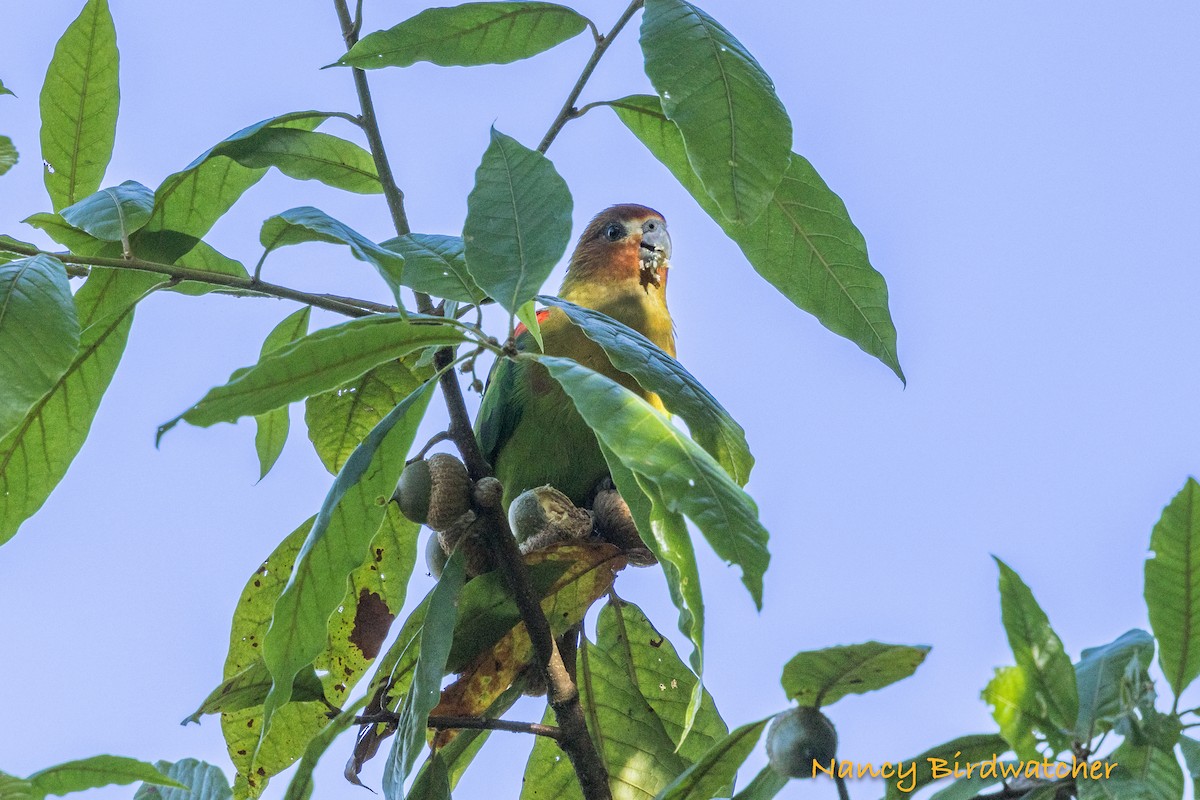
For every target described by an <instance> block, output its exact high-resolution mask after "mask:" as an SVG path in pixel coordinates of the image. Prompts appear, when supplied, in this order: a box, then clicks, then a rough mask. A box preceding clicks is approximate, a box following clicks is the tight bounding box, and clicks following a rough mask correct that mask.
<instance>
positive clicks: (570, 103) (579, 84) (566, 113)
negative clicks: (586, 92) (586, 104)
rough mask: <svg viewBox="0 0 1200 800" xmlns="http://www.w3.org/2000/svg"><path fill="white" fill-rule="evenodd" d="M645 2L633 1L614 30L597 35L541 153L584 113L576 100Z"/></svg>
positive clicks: (541, 145) (614, 26) (544, 140)
mask: <svg viewBox="0 0 1200 800" xmlns="http://www.w3.org/2000/svg"><path fill="white" fill-rule="evenodd" d="M644 2H645V0H633V2H631V3H630V4H629V6H628V7H627V8H626V9H625V11H624V12H623V13H622V14H621V16H620V18H619V19H618V20H617V23H616V24H615V25H613V27H612V30H610V31H609V32H608V35H607V36H596V37H595V38H596V46H595V48H594V49H593V50H592V55H591V58H589V59H588V61H587V63H586V64H584V66H583V72H581V73H579V79H578V80H577V81H575V86H574V88H572V89H571V93H570V94H568V95H567V99H566V101H565V102H564V103H563V106H562V108H561V109H560V110H559V112H558V116H557V117H555V118H554V122H552V123H550V129H549V130H547V131H546V135H545V136H543V137H542V143H541V144H539V145H538V146H537V150H538V152H539V153H542V154H545V152H546V151H547V150H549V149H550V145H551V143H552V142H553V141H554V139H555V137H557V136H558V132H559V131H561V130H562V129H563V126H564V125H566V124H567V123H568V122H570V121H571V120H573V119H575V118H576V117H579V116H581V115H582V114H583V113H584V112H583V111H581V110H579V109H577V108H575V101H577V100H578V99H579V95H580V94H581V93H582V92H583V87H584V86H585V85H587V82H588V80H589V79H590V78H591V77H592V73H593V72H595V71H596V65H597V64H599V63H600V59H601V58H603V57H604V53H605V51H606V50H608V47H609V45H611V44H612V42H613V39H615V38H616V37H617V34H619V33H620V32H621V29H622V28H624V27H625V25H626V24H627V23H628V22H629V20H630V19H631V18H632V17H633V15H634V14H635V13H637V10H638V9H639V8H641V7H642V4H643V3H644ZM594 35H595V34H594V33H593V36H594Z"/></svg>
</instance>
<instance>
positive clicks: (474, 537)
mask: <svg viewBox="0 0 1200 800" xmlns="http://www.w3.org/2000/svg"><path fill="white" fill-rule="evenodd" d="M486 524H487V522H486V519H484V518H479V517H476V516H475V512H474V511H468V512H466V513H465V514H463V515H462V516H461V517H459V518H458V520H456V521H455V522H454V524H453V525H450V526H448V527H447V528H446V530H444V531H441V532H440V533H438V535H437V539H438V543H439V544H441V546H442V550H443V551H445V552H446V553H453V552H454V550H455V549H456V548H457V549H459V550H462V551H463V556H464V557H465V559H466V569H467V577H469V578H473V577H475V576H476V575H482V574H483V573H485V572H491V571H492V570H493V569H495V567H496V565H495V564H494V563H493V561H492V554H491V551H490V550H489V549H488V547H487V545H486V544H485V541H484V537H483V535H482V534H483V526H484V525H486Z"/></svg>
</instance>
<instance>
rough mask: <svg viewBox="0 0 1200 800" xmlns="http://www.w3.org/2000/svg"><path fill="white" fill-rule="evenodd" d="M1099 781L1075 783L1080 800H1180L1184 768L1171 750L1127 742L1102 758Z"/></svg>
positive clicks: (1081, 780)
mask: <svg viewBox="0 0 1200 800" xmlns="http://www.w3.org/2000/svg"><path fill="white" fill-rule="evenodd" d="M1105 761H1106V762H1107V764H1105V766H1106V767H1110V766H1111V769H1106V770H1105V773H1102V777H1100V778H1098V779H1091V778H1088V779H1086V780H1084V779H1079V780H1077V781H1076V787H1077V790H1078V797H1079V800H1181V798H1182V797H1183V769H1182V768H1181V767H1180V766H1179V760H1178V759H1177V758H1176V757H1175V753H1174V751H1173V750H1171V749H1163V748H1161V747H1155V746H1153V745H1141V746H1139V745H1134V744H1131V743H1130V741H1129V740H1128V739H1127V740H1125V741H1124V742H1122V743H1121V745H1120V746H1119V747H1118V748H1117V749H1116V750H1114V751H1112V753H1110V754H1109V756H1108V758H1107V759H1105Z"/></svg>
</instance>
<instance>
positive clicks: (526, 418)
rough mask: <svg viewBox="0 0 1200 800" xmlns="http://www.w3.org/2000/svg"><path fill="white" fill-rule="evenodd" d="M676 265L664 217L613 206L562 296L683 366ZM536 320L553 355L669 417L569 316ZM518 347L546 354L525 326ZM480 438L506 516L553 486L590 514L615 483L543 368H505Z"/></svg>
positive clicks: (494, 384) (494, 376) (495, 373)
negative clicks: (524, 498) (518, 502)
mask: <svg viewBox="0 0 1200 800" xmlns="http://www.w3.org/2000/svg"><path fill="white" fill-rule="evenodd" d="M670 259H671V236H670V234H668V233H667V223H666V220H665V219H664V218H663V215H662V214H660V213H658V212H657V211H655V210H654V209H651V208H647V207H646V206H642V205H636V204H632V203H626V204H621V205H614V206H612V207H610V208H607V209H605V210H604V211H601V212H600V213H599V214H597V215H596V217H595V218H593V219H592V221H591V222H590V223H589V224H588V226H587V227H586V228H585V229H584V231H583V233H582V235H581V236H580V237H579V242H578V244H577V245H576V246H575V250H574V252H573V253H572V255H571V259H570V262H569V264H568V267H567V273H566V276H565V277H564V278H563V282H562V287H561V288H560V289H559V291H558V296H559V297H560V298H561V299H563V300H566V301H568V302H571V303H574V304H576V305H579V306H584V307H587V308H591V309H594V310H596V311H599V312H601V313H603V314H607V315H608V316H610V317H612V318H613V319H616V320H618V321H619V322H622V323H624V324H625V325H628V326H629V327H630V328H633V329H634V330H636V331H638V332H639V333H641V334H642V335H643V336H645V337H646V338H647V339H649V340H650V341H652V342H653V343H654V344H656V345H657V346H658V347H659V348H660V349H662V350H664V351H665V352H667V353H668V354H670V355H671V356H672V357H674V356H675V327H674V323H673V322H672V321H671V314H670V312H669V311H668V310H667V270H668V268H669V267H670ZM537 317H538V322H539V324H540V327H541V333H542V342H543V346H544V352H545V353H546V354H547V355H552V356H566V357H568V358H571V359H573V360H575V361H576V362H578V363H580V364H582V365H583V366H585V367H588V368H589V369H592V370H594V371H596V372H599V373H601V374H603V375H605V376H607V377H609V378H611V379H612V380H614V381H616V382H617V383H620V384H621V385H622V386H624V387H625V388H627V389H629V390H631V391H633V392H635V393H637V394H638V395H640V396H641V397H643V398H644V399H645V400H647V401H648V402H649V403H650V404H651V405H652V406H653V407H655V408H656V409H658V410H659V411H665V409H664V408H663V405H662V402H661V400H660V399H659V398H658V396H657V395H655V394H653V393H650V392H646V391H644V390H643V389H642V388H641V387H640V386H639V385H638V384H637V382H636V381H635V380H634V379H633V377H632V376H630V375H628V374H627V373H624V372H621V371H619V370H617V369H616V368H615V367H613V365H612V364H611V363H610V362H609V360H608V356H606V355H605V354H604V351H603V350H602V349H601V348H600V346H599V345H597V344H596V343H595V342H593V341H592V340H591V339H589V338H587V336H586V335H585V334H584V333H583V331H582V330H580V329H579V328H578V327H577V326H576V325H575V324H574V323H572V322H571V321H570V320H569V319H568V318H567V315H566V314H565V313H564V312H563V311H562V310H561V309H558V308H550V309H546V310H542V311H539V312H538V315H537ZM515 345H516V348H517V350H518V351H531V350H536V348H537V343H536V342H535V341H534V339H533V335H532V334H531V333H530V332H529V331H528V330H527V329H525V326H524V325H520V326H518V327H517V329H516V332H515ZM475 432H476V437H477V439H478V442H479V446H480V449H481V451H482V453H483V455H484V457H485V458H487V460H488V462H489V463H490V464H491V465H492V467H493V470H494V472H495V475H496V478H497V479H499V481H500V483H501V484H502V485H503V487H504V493H503V499H502V503H503V506H504V508H505V509H507V508H508V507H509V505H510V504H511V503H512V501H513V499H514V498H515V497H517V496H518V495H520V494H521V493H522V492H524V491H525V490H527V489H533V488H536V487H540V486H544V485H547V484H549V485H551V486H553V487H554V488H556V489H558V490H559V491H560V492H562V493H563V494H565V495H566V496H567V497H568V498H570V500H571V502H573V503H574V504H575V505H576V506H578V507H581V508H582V507H585V505H586V504H587V503H588V502H589V501H590V499H591V497H592V495H593V493H594V491H595V489H596V488H597V486H598V485H599V484H600V483H601V481H603V480H604V479H605V478H606V477H608V465H607V463H606V462H605V460H604V455H603V454H602V453H601V451H600V445H599V442H598V441H597V439H596V435H595V434H594V433H592V430H591V428H589V427H588V425H587V423H586V422H584V420H583V418H582V417H581V416H580V415H579V412H578V411H576V410H575V406H574V404H573V403H572V401H571V398H570V397H569V396H568V395H567V394H566V392H565V391H563V389H562V387H561V386H560V385H559V384H558V382H557V381H555V380H554V378H552V377H551V376H550V374H549V373H548V372H547V371H546V369H545V367H543V366H541V365H540V364H536V363H533V362H531V361H514V360H511V359H500V360H498V361H497V362H496V364H495V366H494V367H493V368H492V372H491V375H490V376H489V378H488V383H487V387H486V388H485V390H484V394H483V400H482V401H481V404H480V409H479V414H478V416H477V417H476V424H475Z"/></svg>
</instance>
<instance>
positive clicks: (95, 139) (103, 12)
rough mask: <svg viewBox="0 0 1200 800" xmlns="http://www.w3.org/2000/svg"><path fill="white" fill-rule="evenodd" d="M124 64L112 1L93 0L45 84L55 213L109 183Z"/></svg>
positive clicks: (66, 36) (45, 155) (67, 35)
mask: <svg viewBox="0 0 1200 800" xmlns="http://www.w3.org/2000/svg"><path fill="white" fill-rule="evenodd" d="M119 60H120V58H119V55H118V53H117V31H116V28H115V27H114V26H113V20H112V14H111V13H109V10H108V2H107V0H88V1H87V3H86V4H85V5H84V7H83V11H81V12H80V13H79V16H78V17H76V18H75V21H74V22H72V23H71V24H70V25H69V26H68V27H67V30H66V32H64V33H63V35H62V38H61V39H59V40H58V44H56V45H55V46H54V56H53V58H51V59H50V67H49V69H47V70H46V82H45V83H44V84H43V85H42V94H41V100H40V108H41V112H42V134H41V139H42V160H43V161H45V162H46V165H47V166H46V170H45V175H44V178H45V181H46V191H47V192H48V193H49V194H50V201H51V203H52V204H53V205H54V210H55V211H58V210H59V209H62V208H65V207H67V206H69V205H71V204H72V203H74V202H75V201H76V200H79V199H80V198H83V197H87V196H88V195H89V194H91V193H92V192H94V191H96V190H97V189H99V188H100V181H101V180H103V179H104V171H105V169H107V167H108V161H109V159H110V158H112V151H113V142H114V141H115V139H116V135H117V106H118V105H120V99H121V90H120V88H119V86H118V82H117V72H118V61H119Z"/></svg>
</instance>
